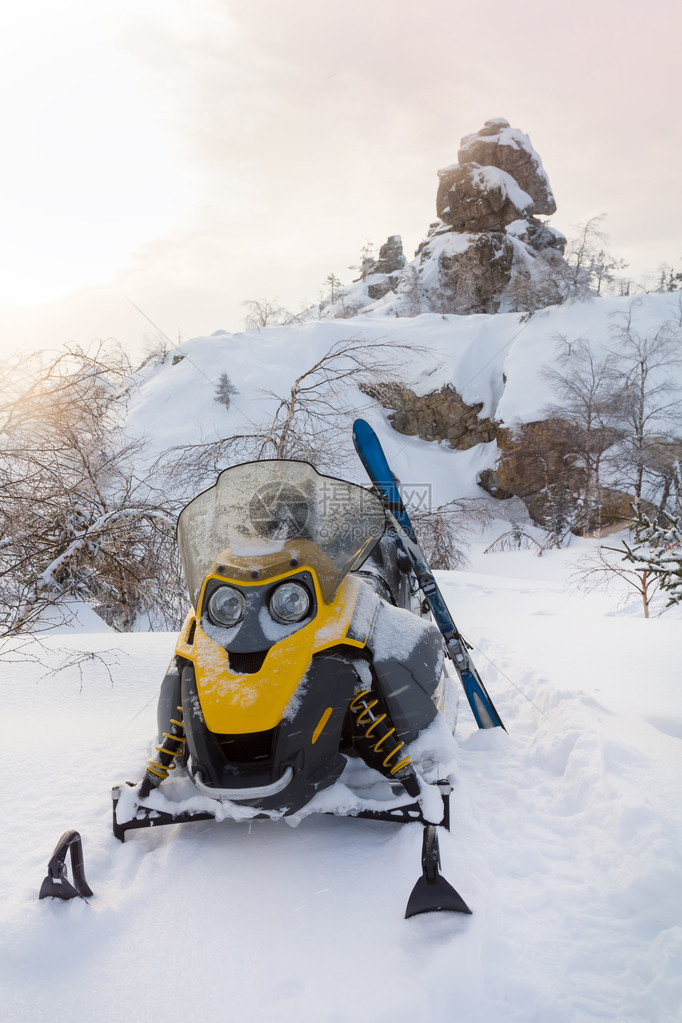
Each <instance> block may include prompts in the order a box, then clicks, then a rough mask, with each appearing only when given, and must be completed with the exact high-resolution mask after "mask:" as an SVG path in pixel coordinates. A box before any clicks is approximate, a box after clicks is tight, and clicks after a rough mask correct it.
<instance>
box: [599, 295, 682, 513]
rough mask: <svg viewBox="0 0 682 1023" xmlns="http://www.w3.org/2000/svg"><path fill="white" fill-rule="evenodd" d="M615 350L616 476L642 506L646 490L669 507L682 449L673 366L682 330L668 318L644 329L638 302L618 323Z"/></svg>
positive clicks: (681, 413)
mask: <svg viewBox="0 0 682 1023" xmlns="http://www.w3.org/2000/svg"><path fill="white" fill-rule="evenodd" d="M612 337H613V340H614V342H615V343H614V345H613V347H612V350H611V356H612V360H611V361H612V367H613V375H614V379H615V383H616V386H617V389H618V392H619V418H620V420H621V424H622V427H623V439H622V441H621V443H620V445H619V446H618V449H617V456H616V457H617V473H616V477H617V479H618V481H619V482H620V484H621V486H623V485H625V486H627V487H628V489H629V491H630V492H631V493H632V494H633V496H634V500H635V505H636V506H639V505H640V503H641V501H642V497H643V496H644V492H645V489H648V490H649V491H650V496H651V497H652V499H653V497H654V496H656V497H657V499H658V500H659V501H660V502H661V507H662V508H664V507H665V505H666V503H667V501H668V499H669V497H670V493H671V490H672V487H673V476H674V472H675V465H676V464H677V462H678V460H679V458H680V453H681V452H682V441H681V440H680V437H681V436H682V399H680V398H679V396H678V392H677V389H676V387H675V384H674V382H673V380H672V379H671V370H672V369H673V368H674V367H675V366H677V365H679V364H680V362H681V361H682V354H681V351H680V349H681V345H682V330H681V329H680V328H679V327H678V326H677V325H676V324H673V323H671V322H666V323H663V324H661V325H660V326H658V327H656V328H655V329H653V330H649V331H647V332H646V333H640V332H639V331H638V330H637V329H636V327H635V324H634V322H633V306H630V307H629V309H628V311H627V312H626V313H625V314H624V315H623V316H622V317H621V318H619V320H618V321H617V322H616V323H615V324H614V325H613V327H612Z"/></svg>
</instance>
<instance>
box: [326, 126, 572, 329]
mask: <svg viewBox="0 0 682 1023" xmlns="http://www.w3.org/2000/svg"><path fill="white" fill-rule="evenodd" d="M555 210H556V202H555V200H554V195H553V194H552V190H551V187H550V184H549V179H548V177H547V174H546V172H545V169H544V167H543V165H542V161H541V160H540V157H539V156H538V154H537V153H536V151H535V149H534V148H533V146H532V145H531V142H530V139H529V138H528V136H527V135H525V134H524V133H523V132H522V131H519V130H518V129H517V128H512V127H510V125H509V122H508V121H505V120H504V119H503V118H495V119H493V120H491V121H486V123H485V125H484V126H483V128H481V130H480V131H478V132H475V133H474V134H472V135H466V136H465V137H464V138H463V139H462V140H461V148H460V150H459V162H458V163H454V164H451V165H450V166H448V167H444V168H443V169H442V170H439V171H438V191H437V194H436V213H437V216H438V220H437V221H436V222H435V223H433V224H432V225H431V227H430V228H429V231H428V233H427V235H426V238H425V239H424V241H423V242H422V243H421V245H420V246H419V248H418V249H417V252H416V254H415V258H414V260H412V261H411V262H410V263H405V260H404V256H403V253H402V243H401V241H400V236H399V235H392V236H391V237H390V238H389V239H388V241H387V242H386V243H385V245H383V246H382V248H381V251H380V253H379V259H378V261H377V262H375V263H374V264H373V265H372V266H371V273H369V274H368V273H366V272H365V273H364V274H363V278H362V279H361V280H359V281H356V282H355V283H354V284H352V285H351V286H350V287H349V288H344V289H341V290H340V291H339V292H338V293H337V294H336V295H335V300H334V301H333V302H329V303H327V304H326V305H324V306H323V308H322V309H321V310H320V309H316V310H315V312H314V314H313V313H312V312H311V313H310V315H311V316H312V315H321V316H322V317H323V318H324V319H327V318H329V319H331V318H337V317H348V316H353V315H357V314H358V313H359V312H362V313H364V314H368V315H371V316H374V315H384V314H390V315H395V316H415V315H418V314H419V313H426V312H437V313H457V314H460V315H466V314H469V313H496V312H507V311H526V310H531V311H533V310H535V309H539V308H544V307H545V306H548V305H553V304H556V303H558V302H561V300H562V295H563V287H562V280H563V278H564V277H565V275H566V270H567V267H566V264H565V262H564V259H563V251H564V248H565V245H566V239H565V238H564V236H563V235H562V234H560V233H559V232H558V231H555V230H554V229H553V228H551V227H549V226H548V225H547V224H546V223H545V222H543V221H541V220H539V219H538V217H539V216H541V215H548V214H551V213H554V212H555Z"/></svg>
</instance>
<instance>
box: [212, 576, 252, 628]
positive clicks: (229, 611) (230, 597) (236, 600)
mask: <svg viewBox="0 0 682 1023" xmlns="http://www.w3.org/2000/svg"><path fill="white" fill-rule="evenodd" d="M245 607H246V600H245V599H244V594H243V593H240V592H239V590H235V589H234V587H232V586H219V587H218V589H217V590H214V592H213V593H212V594H211V597H210V599H209V602H208V614H209V618H210V619H211V621H212V622H213V623H214V624H215V625H223V626H226V627H227V628H231V627H232V626H233V625H238V624H239V622H241V620H242V618H243V617H244V608H245Z"/></svg>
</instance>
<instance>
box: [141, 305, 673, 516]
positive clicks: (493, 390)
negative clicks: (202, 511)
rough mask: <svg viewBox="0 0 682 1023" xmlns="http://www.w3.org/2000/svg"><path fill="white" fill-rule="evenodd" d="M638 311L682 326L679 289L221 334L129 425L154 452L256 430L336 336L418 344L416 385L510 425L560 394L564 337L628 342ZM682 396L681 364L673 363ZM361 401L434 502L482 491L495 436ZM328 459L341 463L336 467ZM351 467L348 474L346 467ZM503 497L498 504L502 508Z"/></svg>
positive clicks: (145, 382)
mask: <svg viewBox="0 0 682 1023" xmlns="http://www.w3.org/2000/svg"><path fill="white" fill-rule="evenodd" d="M628 316H630V317H631V320H632V325H633V329H634V330H636V331H638V332H639V333H640V334H641V335H642V336H644V335H646V334H648V333H652V332H655V331H656V330H658V329H660V327H661V326H662V325H663V324H664V323H669V322H674V323H677V324H679V320H680V316H681V312H680V297H679V293H674V292H673V293H669V294H662V295H640V296H636V297H634V298H633V297H629V298H601V299H597V298H595V299H593V300H590V301H582V302H571V303H565V304H563V305H560V306H552V307H549V308H547V309H544V310H540V311H538V312H537V313H535V314H534V315H533V316H532V317H530V318H528V317H523V316H522V315H521V314H518V313H506V314H497V315H494V316H493V315H484V314H479V315H473V316H455V315H447V316H446V315H439V314H433V313H432V314H422V315H420V316H416V317H413V318H409V317H401V318H396V317H395V316H391V315H387V316H364V317H353V318H350V319H346V320H323V321H308V322H305V323H292V324H289V325H287V326H272V327H265V328H262V329H258V330H252V331H248V332H246V333H239V334H228V333H226V332H223V331H218V332H217V333H215V334H214V335H212V336H211V337H207V338H195V339H193V340H191V341H187V342H184V343H183V344H181V345H179V346H178V347H177V348H175V349H173V351H172V358H171V357H170V355H169V356H167V358H166V361H165V362H164V364H162V365H161V366H156V367H154V368H152V367H149V368H148V369H147V370H146V371H143V373H142V374H141V375H140V376H139V377H138V379H137V381H136V389H135V393H134V395H133V399H132V402H131V408H130V415H129V421H128V422H129V427H130V429H131V430H132V431H133V433H135V434H138V435H144V436H146V438H147V441H148V455H149V457H150V459H151V458H152V457H153V456H155V455H158V454H159V453H160V452H161V451H163V450H164V449H166V448H168V447H171V446H173V445H183V444H196V443H199V442H200V441H201V442H207V441H213V440H217V439H219V438H220V437H225V436H228V435H231V434H241V433H250V432H253V431H254V429H255V426H256V424H259V423H261V422H262V421H263V420H264V418H265V419H267V418H268V416H271V415H272V411H273V409H274V407H275V404H276V402H275V401H274V400H273V398H272V397H271V396H270V395H269V393H268V392H274V393H275V394H278V395H286V394H288V392H289V389H290V387H291V386H292V383H293V381H294V380H295V379H296V378H297V377H298V376H299V375H300V374H301V373H303V372H305V371H306V370H308V369H309V368H310V367H311V366H312V365H313V364H314V363H315V362H316V361H317V360H318V359H319V358H320V357H321V356H322V355H323V354H324V353H325V352H326V351H328V350H329V349H330V348H331V346H332V345H333V344H335V343H336V342H338V341H340V340H343V339H348V338H357V339H362V340H366V341H368V342H387V341H393V342H399V343H403V344H406V345H409V346H413V348H414V351H409V352H407V353H403V355H402V359H403V362H404V365H403V367H402V368H401V370H400V376H401V377H402V379H403V380H405V381H406V383H407V384H408V386H409V387H410V388H411V389H412V390H413V391H414V392H415V393H416V394H428V393H432V392H435V391H438V390H440V389H441V388H443V387H445V386H451V387H454V388H455V390H456V391H457V392H458V394H459V395H460V396H461V397H462V398H463V399H464V401H465V402H467V403H468V404H470V405H475V404H479V403H480V404H481V406H482V407H481V410H480V412H479V416H480V417H481V418H484V417H490V418H493V419H495V420H496V421H497V422H499V423H500V424H502V425H503V426H506V427H513V426H515V425H517V424H520V423H528V422H532V421H534V420H538V419H542V418H543V415H544V413H543V408H544V406H545V405H546V404H547V403H548V402H549V401H550V400H552V397H553V395H552V391H551V388H550V385H549V383H548V382H547V380H546V379H544V378H543V374H542V371H543V368H546V367H552V366H555V365H556V362H557V357H558V348H557V339H558V338H560V337H565V338H567V339H574V340H577V339H579V338H586V339H589V340H590V341H591V342H592V343H593V345H594V349H595V351H596V352H597V353H598V352H599V351H605V350H608V349H610V348H613V347H614V345H616V344H617V342H616V340H615V339H614V335H613V331H614V328H616V327H617V326H618V325H619V324H622V323H623V322H624V319H625V318H627V317H628ZM665 372H666V374H667V376H668V377H669V378H670V377H672V379H673V381H674V382H675V383H676V387H677V392H678V394H679V395H682V367H681V366H680V365H677V366H673V367H671V368H669V369H668V370H666V371H665ZM222 373H226V374H227V375H228V377H229V379H230V380H231V382H232V383H233V384H234V386H235V387H236V388H237V390H238V392H239V393H238V394H237V395H236V396H235V397H234V398H233V400H232V404H231V407H230V408H229V410H227V409H225V408H224V407H222V406H221V405H219V404H218V403H216V401H215V391H216V386H217V383H218V379H219V377H220V375H221V374H222ZM354 404H355V407H356V408H357V409H358V410H361V411H362V414H363V415H364V416H365V417H366V418H368V419H369V420H370V422H371V423H372V425H373V426H374V427H375V429H376V430H377V431H378V432H379V434H380V437H381V440H382V442H383V443H384V444H385V446H386V451H387V454H388V456H389V458H390V459H391V461H392V463H393V464H394V468H395V471H396V472H397V475H398V476H399V477H400V479H401V480H402V481H403V482H404V483H406V484H407V483H414V484H421V483H425V482H429V483H431V484H432V486H433V488H434V489H433V500H434V503H436V504H439V503H442V502H444V501H447V500H450V499H452V498H462V497H472V496H482V491H481V489H480V487H479V486H478V485H477V480H478V477H479V475H480V473H481V472H482V471H483V470H485V469H491V468H494V466H495V464H496V462H497V459H498V455H499V452H498V450H497V446H496V444H495V443H494V442H492V443H489V444H479V445H477V446H475V447H473V448H471V449H469V450H466V451H453V450H452V449H451V448H450V447H448V446H447V445H445V444H436V443H429V442H426V441H423V440H420V439H419V438H418V437H415V436H410V437H406V436H403V435H399V434H396V433H395V431H393V430H392V429H391V428H390V426H389V425H388V423H387V419H386V413H385V410H383V409H381V408H380V407H379V406H377V405H376V403H373V402H371V401H369V399H368V398H367V397H366V396H365V395H362V394H358V393H357V392H356V394H355V397H354ZM351 448H352V445H351V444H350V434H349V431H347V432H346V434H345V436H344V435H341V436H339V438H338V449H337V451H336V456H337V457H338V458H339V464H343V463H342V461H341V458H342V456H344V455H345V456H349V457H348V463H347V465H345V466H344V472H345V473H346V474H347V475H348V476H349V478H351V477H352V478H356V479H358V480H359V481H362V482H365V480H364V475H363V472H362V468H361V467H360V465H359V463H358V462H357V459H355V457H354V455H352V454H351ZM327 468H329V469H331V470H333V469H334V465H329V466H327ZM341 475H343V473H341ZM502 508H503V506H501V505H500V506H498V510H499V511H500V512H501V513H502V514H504V512H503V511H502Z"/></svg>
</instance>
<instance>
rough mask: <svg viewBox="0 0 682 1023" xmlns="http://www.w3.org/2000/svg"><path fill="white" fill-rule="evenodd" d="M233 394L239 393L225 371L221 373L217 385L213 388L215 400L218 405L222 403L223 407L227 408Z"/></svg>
mask: <svg viewBox="0 0 682 1023" xmlns="http://www.w3.org/2000/svg"><path fill="white" fill-rule="evenodd" d="M235 394H239V391H238V390H237V388H236V387H235V386H234V384H233V383H232V381H231V380H230V378H229V377H228V375H227V373H221V374H220V377H219V379H218V386H217V387H216V389H215V400H216V401H217V402H218V404H219V405H224V406H225V408H229V407H230V403H231V401H232V398H233V396H234V395H235Z"/></svg>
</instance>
